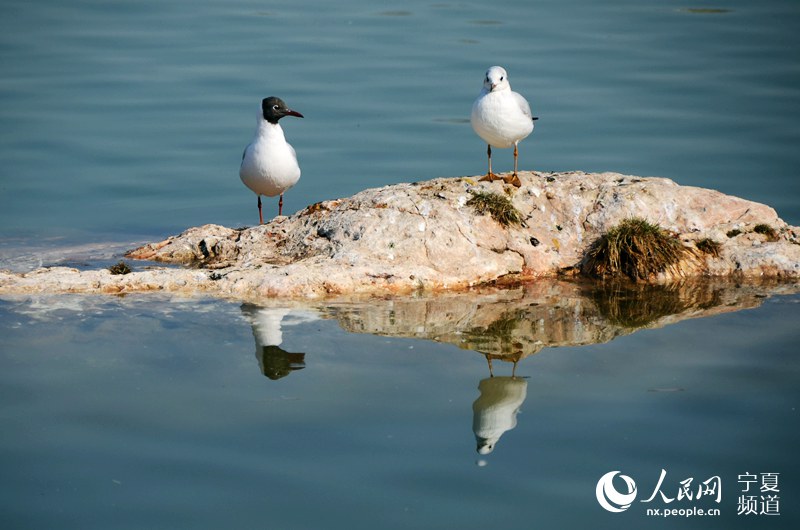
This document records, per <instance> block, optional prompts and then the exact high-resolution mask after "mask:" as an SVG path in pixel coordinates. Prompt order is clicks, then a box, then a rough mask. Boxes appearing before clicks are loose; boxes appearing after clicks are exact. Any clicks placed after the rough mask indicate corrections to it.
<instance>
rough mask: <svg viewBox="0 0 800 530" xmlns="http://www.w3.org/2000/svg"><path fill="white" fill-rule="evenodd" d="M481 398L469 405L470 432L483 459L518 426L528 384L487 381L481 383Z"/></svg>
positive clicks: (512, 380)
mask: <svg viewBox="0 0 800 530" xmlns="http://www.w3.org/2000/svg"><path fill="white" fill-rule="evenodd" d="M478 390H479V391H480V393H481V395H480V396H479V397H478V399H476V400H475V402H474V403H473V404H472V431H473V432H474V433H475V440H476V441H477V443H478V446H477V451H478V453H480V454H482V455H486V454H489V453H491V452H492V451H493V450H494V447H495V445H496V444H497V442H498V441H499V440H500V437H501V436H502V435H503V434H504V433H505V432H506V431H510V430H511V429H513V428H514V427H516V426H517V414H518V413H519V411H520V408H521V407H522V403H523V402H524V401H525V396H526V395H527V391H528V382H527V381H525V379H522V378H520V377H513V376H512V377H508V376H504V377H488V378H486V379H484V380H482V381H481V382H480V384H479V385H478Z"/></svg>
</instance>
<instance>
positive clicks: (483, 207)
mask: <svg viewBox="0 0 800 530" xmlns="http://www.w3.org/2000/svg"><path fill="white" fill-rule="evenodd" d="M470 193H471V194H472V197H471V198H470V199H469V200H468V201H467V206H472V207H473V208H475V211H476V212H478V213H479V214H484V213H489V215H491V216H492V219H494V220H495V221H497V222H498V223H500V224H501V225H503V226H509V225H512V224H520V223H521V222H522V215H521V214H520V213H519V210H517V209H516V208H515V207H514V204H513V203H512V202H511V199H509V198H508V197H506V196H504V195H500V194H499V193H492V192H486V191H470Z"/></svg>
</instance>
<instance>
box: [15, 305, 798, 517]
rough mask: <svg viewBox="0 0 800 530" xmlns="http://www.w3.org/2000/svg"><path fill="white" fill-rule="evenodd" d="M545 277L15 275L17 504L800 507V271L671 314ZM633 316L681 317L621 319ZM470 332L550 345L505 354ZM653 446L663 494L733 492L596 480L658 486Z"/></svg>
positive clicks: (552, 509)
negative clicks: (273, 292) (424, 297)
mask: <svg viewBox="0 0 800 530" xmlns="http://www.w3.org/2000/svg"><path fill="white" fill-rule="evenodd" d="M547 296H552V295H547ZM709 296H710V298H709ZM714 298H719V299H718V300H717V301H716V302H714V301H713V300H712V299H714ZM542 299H543V298H540V297H539V298H532V299H526V298H524V297H521V298H520V297H516V298H514V297H512V298H511V299H508V300H501V301H500V302H499V303H496V302H492V301H491V300H490V299H483V300H481V301H475V300H474V299H472V298H469V297H462V298H460V299H456V300H455V301H445V302H441V301H402V300H400V301H384V302H381V303H378V304H377V305H371V306H363V305H358V304H356V305H352V304H349V305H348V304H345V305H340V306H332V307H322V308H314V309H310V308H305V309H303V308H297V307H295V308H290V307H272V308H260V307H257V306H253V305H248V304H239V303H229V302H221V301H211V300H180V299H178V300H175V299H172V300H168V299H163V298H154V297H148V296H129V297H125V298H121V299H117V298H108V297H106V298H99V297H89V296H60V297H34V298H13V299H6V300H5V301H3V302H0V323H2V332H3V337H4V340H3V348H2V366H3V370H2V375H0V396H2V403H3V407H2V411H3V414H2V418H3V419H2V421H3V431H4V435H3V437H2V440H1V441H0V467H1V468H2V469H3V473H2V479H1V480H2V485H3V490H4V491H5V494H4V495H3V496H2V498H0V519H2V521H3V522H4V524H3V527H4V528H53V527H56V526H57V527H67V528H143V527H144V528H220V527H225V528H375V527H377V526H380V527H381V528H476V529H478V528H487V527H498V528H514V529H516V528H519V529H524V528H536V527H545V528H586V527H597V528H618V527H620V526H627V527H636V528H646V527H653V528H663V527H667V528H770V527H774V528H788V527H792V526H793V524H792V523H794V524H796V523H797V522H798V513H797V502H796V499H797V497H798V495H800V489H798V487H797V480H796V477H797V476H798V472H800V465H798V460H797V458H796V450H797V447H798V444H800V430H798V429H797V419H798V410H797V408H798V405H800V401H799V400H798V398H799V397H800V391H798V387H797V380H798V376H799V375H800V374H798V371H799V370H800V369H799V368H798V363H797V360H796V359H797V339H798V334H797V328H796V323H797V321H798V318H800V296H798V295H792V296H780V297H772V298H768V299H766V300H764V299H763V295H759V294H756V295H755V296H747V297H743V298H741V299H739V300H736V301H731V300H729V299H728V297H727V296H722V297H719V296H718V294H717V293H708V294H706V295H703V296H700V297H697V299H696V300H695V301H694V302H692V305H690V306H689V308H688V312H687V311H686V310H684V311H682V312H681V311H680V307H676V308H675V309H674V310H675V311H679V313H680V314H683V315H684V317H680V318H678V317H670V316H669V314H668V313H667V314H663V311H662V310H658V309H654V311H655V312H654V313H651V312H648V311H645V312H638V310H636V309H634V307H635V306H636V305H641V300H640V301H639V303H638V304H625V303H624V302H622V301H618V303H617V305H616V306H615V307H616V309H615V310H609V309H608V308H604V307H603V305H602V304H600V303H598V299H597V298H594V299H593V298H591V297H589V298H581V297H579V296H567V297H562V298H557V297H556V298H554V300H555V301H556V302H557V303H554V304H550V305H548V304H539V303H537V302H535V301H532V300H542ZM592 300H594V301H592ZM647 300H653V298H651V297H648V298H647ZM762 302H763V304H762V305H760V306H759V304H761V303H762ZM715 303H717V304H722V305H718V306H714V305H713V304H715ZM729 304H733V305H734V306H737V304H739V305H738V306H737V307H740V308H742V310H741V311H738V312H730V311H731V310H732V307H730V306H729ZM709 305H711V306H712V307H711V308H709V307H705V306H709ZM701 306H703V307H705V309H703V308H701ZM598 307H599V308H600V309H599V310H598V309H597V308H598ZM626 307H627V309H626ZM747 307H751V308H750V309H743V308H747ZM753 307H754V308H753ZM692 308H694V309H692ZM709 310H710V311H711V313H708V314H710V315H712V316H708V317H707V318H702V319H690V320H682V321H681V319H682V318H685V316H686V315H688V314H691V313H692V312H697V313H698V314H699V313H700V312H702V311H709ZM632 311H633V312H634V313H635V314H632V313H631V312H632ZM621 314H625V315H627V316H626V317H624V318H622V317H621V316H620V315H621ZM659 315H660V316H659ZM642 318H643V319H644V320H641V321H640V322H639V324H640V325H643V324H644V323H645V322H646V321H648V320H650V321H651V324H652V323H653V322H661V324H658V325H662V324H664V323H666V322H668V321H669V319H671V318H672V319H675V320H677V321H679V322H678V323H675V324H673V325H671V326H668V327H665V328H656V329H644V330H640V331H638V332H635V333H633V334H631V332H632V331H633V330H634V329H635V328H633V327H628V326H629V325H631V319H642ZM658 318H666V319H667V320H658ZM525 330H529V331H530V334H529V335H526V334H525ZM615 336H617V337H618V338H616V339H615V340H612V339H613V337H615ZM422 337H425V338H422ZM597 340H601V341H607V340H610V342H607V343H601V344H594V343H593V341H597ZM581 343H583V345H581ZM476 349H480V350H482V351H484V352H492V351H493V352H495V353H498V352H500V351H504V352H505V353H506V354H508V355H510V356H509V357H507V359H511V358H514V352H517V353H520V352H524V353H525V354H529V353H535V352H538V353H536V354H535V355H528V356H527V357H525V355H523V357H524V358H522V359H520V360H519V362H518V363H517V364H516V368H514V365H513V364H512V363H510V362H503V361H501V360H499V357H495V358H493V359H492V363H491V372H490V365H489V363H488V362H487V357H486V356H485V355H483V354H481V353H478V352H477V351H475V350H476ZM492 372H493V373H494V377H491V376H490V374H491V373H492ZM512 375H513V377H512ZM490 445H492V446H493V450H492V451H487V449H484V450H482V451H480V452H478V451H477V448H478V447H485V448H489V446H490ZM662 469H664V470H666V471H667V476H666V478H665V481H664V485H663V487H662V488H661V489H662V491H663V492H664V493H665V494H666V495H667V496H668V497H671V498H675V497H676V493H677V491H678V488H679V487H680V481H682V480H685V479H687V478H693V479H694V484H695V485H697V484H699V483H700V482H701V481H704V480H707V479H708V478H710V477H715V476H717V477H720V480H721V481H722V485H723V490H722V498H721V502H720V503H719V504H717V503H715V502H714V501H713V499H711V500H709V499H708V498H704V499H703V502H689V501H686V500H684V501H683V502H678V501H674V502H675V504H673V505H672V506H675V507H684V508H685V507H690V508H691V507H692V506H700V507H705V508H717V509H719V510H720V512H721V515H720V516H718V517H713V518H707V517H694V518H689V519H687V518H676V519H674V520H671V521H670V522H664V521H663V520H661V519H658V518H655V517H647V516H646V512H645V509H646V506H647V505H645V504H642V503H640V502H638V500H637V502H636V503H635V504H634V506H632V507H631V508H630V509H629V511H628V512H625V513H620V514H611V513H608V512H605V511H603V510H602V509H601V508H600V506H599V505H598V503H597V501H596V500H595V486H596V484H597V481H598V479H599V477H601V476H602V475H604V474H605V473H607V472H609V471H614V470H622V471H623V472H624V473H625V474H627V475H629V476H632V477H634V478H635V480H636V482H637V484H638V487H639V488H640V492H639V499H645V498H646V497H648V496H649V495H650V493H652V492H653V491H654V489H655V488H656V484H657V481H658V478H659V476H660V473H661V470H662ZM745 473H756V474H757V476H759V477H760V476H761V473H780V475H778V476H779V486H780V490H781V492H780V498H781V499H782V504H780V512H781V515H779V516H767V515H760V516H759V515H751V516H745V515H737V508H738V503H737V500H738V498H739V496H740V495H742V493H741V492H740V491H739V490H741V484H739V483H738V476H739V475H740V474H745ZM759 480H760V479H759ZM651 506H654V507H659V508H664V507H670V505H669V504H665V503H664V502H661V501H660V500H659V499H657V500H656V501H654V502H653V503H652V505H651Z"/></svg>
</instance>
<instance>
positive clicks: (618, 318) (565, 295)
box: [321, 279, 798, 372]
mask: <svg viewBox="0 0 800 530" xmlns="http://www.w3.org/2000/svg"><path fill="white" fill-rule="evenodd" d="M797 290H798V287H797V286H795V285H794V284H792V283H775V282H772V283H764V284H761V285H758V284H753V283H751V284H747V285H738V284H736V283H733V282H726V281H720V280H713V279H703V280H702V281H698V282H682V283H678V284H671V285H633V284H631V285H628V284H619V283H600V282H586V283H584V282H572V281H544V280H543V281H537V282H532V283H529V284H525V285H522V286H519V287H517V288H509V289H501V290H482V291H474V292H470V293H459V294H452V293H448V294H439V295H431V296H428V297H426V296H419V297H416V298H412V297H406V298H399V299H388V300H371V301H369V303H368V304H346V303H343V304H339V305H335V304H331V305H329V306H328V307H324V308H322V309H321V311H322V312H323V314H324V315H325V316H326V317H328V318H335V319H336V320H338V322H339V324H340V325H341V326H342V328H343V329H345V330H347V331H350V332H353V333H371V334H374V335H386V336H392V337H413V338H419V339H428V340H434V341H437V342H447V343H451V344H454V345H456V346H458V347H460V348H463V349H466V350H471V351H474V352H478V353H480V354H482V355H483V356H485V357H486V359H487V361H488V362H489V366H490V372H491V363H492V361H493V360H503V361H509V362H513V363H514V364H515V366H516V363H517V362H519V361H520V360H521V359H524V358H525V357H528V356H531V355H534V354H536V353H538V352H539V351H541V350H542V349H544V348H554V347H559V346H582V345H587V344H598V343H604V342H609V341H611V340H613V339H615V338H617V337H619V336H623V335H628V334H630V333H633V332H635V331H636V330H637V329H641V328H657V327H662V326H666V325H669V324H674V323H676V322H680V321H681V320H685V319H689V318H701V317H707V316H713V315H718V314H721V313H729V312H733V311H739V310H741V309H747V308H752V307H758V306H759V305H761V303H762V302H763V301H764V300H765V299H766V298H767V297H769V296H772V295H777V294H791V293H795V292H797Z"/></svg>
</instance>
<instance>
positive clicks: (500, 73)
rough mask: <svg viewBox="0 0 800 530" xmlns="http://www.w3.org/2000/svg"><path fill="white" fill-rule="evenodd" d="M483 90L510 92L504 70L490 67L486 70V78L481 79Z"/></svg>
mask: <svg viewBox="0 0 800 530" xmlns="http://www.w3.org/2000/svg"><path fill="white" fill-rule="evenodd" d="M483 88H484V90H486V91H487V92H496V91H498V90H511V85H510V84H509V82H508V73H506V69H505V68H503V67H502V66H492V67H491V68H489V69H488V70H486V77H484V78H483Z"/></svg>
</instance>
